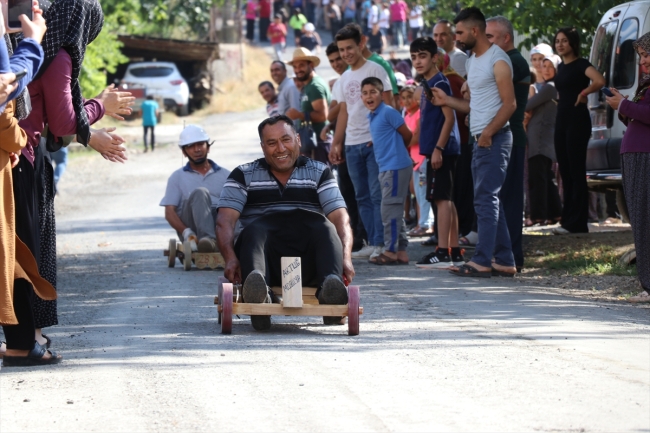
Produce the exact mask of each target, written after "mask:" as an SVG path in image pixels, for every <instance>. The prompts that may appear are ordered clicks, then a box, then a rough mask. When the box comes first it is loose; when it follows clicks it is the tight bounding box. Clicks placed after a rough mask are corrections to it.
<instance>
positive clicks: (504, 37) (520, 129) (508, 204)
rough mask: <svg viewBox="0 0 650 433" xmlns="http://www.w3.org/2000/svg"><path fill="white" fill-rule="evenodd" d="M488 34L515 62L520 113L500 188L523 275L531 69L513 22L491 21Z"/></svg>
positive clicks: (516, 115)
mask: <svg viewBox="0 0 650 433" xmlns="http://www.w3.org/2000/svg"><path fill="white" fill-rule="evenodd" d="M486 34H487V37H488V39H489V40H490V42H492V43H493V44H495V45H498V46H499V48H501V49H502V50H503V51H505V52H506V54H507V55H508V57H510V61H511V62H512V75H513V78H512V81H513V82H514V85H515V100H516V101H517V109H516V110H515V112H514V113H513V115H512V117H511V118H510V121H509V122H510V130H511V131H512V152H511V153H510V162H509V163H508V171H507V173H506V180H505V181H504V182H503V187H501V193H500V195H499V198H500V199H501V201H502V202H503V210H504V211H505V214H506V222H507V224H508V232H509V233H510V241H511V242H512V254H513V255H514V256H515V265H516V266H517V271H519V272H521V268H522V267H523V266H524V251H523V247H522V227H523V223H522V220H523V218H522V215H523V212H524V164H525V162H526V130H525V129H524V113H525V111H526V102H527V101H528V89H529V88H530V84H531V82H530V67H529V66H528V62H526V59H524V57H523V56H522V55H521V53H520V52H519V50H517V49H516V48H515V42H514V41H515V39H514V30H513V28H512V24H511V23H510V21H508V20H507V19H506V18H504V17H501V16H498V17H493V18H488V19H487V29H486Z"/></svg>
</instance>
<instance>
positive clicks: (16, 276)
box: [0, 1, 60, 367]
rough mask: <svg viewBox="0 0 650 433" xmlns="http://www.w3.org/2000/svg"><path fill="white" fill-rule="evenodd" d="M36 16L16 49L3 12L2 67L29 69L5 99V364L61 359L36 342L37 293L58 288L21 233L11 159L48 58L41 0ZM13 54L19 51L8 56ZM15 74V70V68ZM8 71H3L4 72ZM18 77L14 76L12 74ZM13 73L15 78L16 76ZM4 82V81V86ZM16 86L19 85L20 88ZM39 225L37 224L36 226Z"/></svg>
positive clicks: (1, 293) (1, 180)
mask: <svg viewBox="0 0 650 433" xmlns="http://www.w3.org/2000/svg"><path fill="white" fill-rule="evenodd" d="M33 7H34V15H33V21H32V20H29V18H27V17H25V16H23V17H24V18H23V17H21V18H22V27H23V33H24V36H25V38H24V39H23V41H22V42H21V43H20V44H18V46H17V48H16V51H15V53H12V51H13V47H12V45H11V42H10V41H9V37H8V36H7V35H5V34H4V32H5V28H4V18H3V17H2V13H1V12H0V39H1V40H0V44H1V45H0V70H1V71H2V72H7V71H8V70H11V71H20V70H25V71H26V72H27V73H26V75H25V77H24V78H22V79H21V80H19V81H18V83H19V84H18V85H17V86H10V87H12V88H13V90H12V91H11V95H10V96H9V100H8V102H7V101H5V100H4V99H5V98H4V97H3V98H2V99H3V101H0V191H1V192H2V200H0V267H1V268H2V273H1V275H0V324H2V325H3V331H4V334H5V338H6V340H7V342H6V344H5V343H3V344H2V347H0V358H4V359H3V366H5V367H10V366H22V365H39V364H46V363H56V362H58V361H59V359H60V358H58V356H57V355H56V353H54V352H49V351H47V350H45V349H44V348H43V347H41V346H40V345H36V344H35V343H34V323H33V315H32V303H33V300H34V297H35V295H38V296H39V297H42V298H44V299H50V300H52V299H55V298H56V292H55V291H54V288H53V287H52V286H51V284H49V283H48V282H47V281H45V280H44V279H43V278H41V277H40V275H39V272H38V267H37V264H36V261H35V260H34V258H33V256H32V254H31V252H30V251H29V249H28V248H27V247H26V246H25V244H23V243H22V242H21V241H20V239H18V238H17V236H16V226H15V215H14V197H13V195H14V192H13V176H12V170H11V167H12V164H13V163H15V162H17V157H16V154H17V153H19V152H20V151H21V149H22V148H24V147H25V145H26V143H27V137H26V135H25V132H24V131H23V130H22V129H21V128H20V127H19V126H18V120H19V119H20V118H21V117H24V116H26V115H27V109H26V105H25V99H24V94H23V93H22V92H23V89H24V87H25V85H26V84H27V83H29V82H30V81H31V80H32V77H33V76H34V74H35V73H36V72H37V71H38V69H39V67H40V66H41V63H42V61H43V50H42V49H41V46H40V42H41V40H42V38H43V34H44V33H45V21H44V20H43V17H42V14H41V10H40V9H39V8H38V2H36V1H35V2H34V3H33ZM9 54H14V55H13V56H12V57H11V60H10V59H9V56H8V55H9ZM10 75H11V76H13V74H10ZM4 77H5V76H4V75H3V76H2V78H4ZM13 77H14V78H15V76H13ZM11 79H13V78H11ZM4 84H5V83H4V82H3V87H4ZM16 87H17V88H16ZM36 229H37V227H36Z"/></svg>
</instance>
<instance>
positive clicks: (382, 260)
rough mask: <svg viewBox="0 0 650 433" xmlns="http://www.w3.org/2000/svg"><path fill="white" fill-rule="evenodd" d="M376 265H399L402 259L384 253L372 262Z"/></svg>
mask: <svg viewBox="0 0 650 433" xmlns="http://www.w3.org/2000/svg"><path fill="white" fill-rule="evenodd" d="M370 263H373V264H375V265H380V266H383V265H398V264H400V261H399V260H397V259H393V258H390V257H388V256H387V255H385V254H384V253H381V254H379V255H378V256H377V257H376V258H375V260H374V261H372V262H370Z"/></svg>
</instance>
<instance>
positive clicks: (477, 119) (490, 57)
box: [467, 45, 512, 135]
mask: <svg viewBox="0 0 650 433" xmlns="http://www.w3.org/2000/svg"><path fill="white" fill-rule="evenodd" d="M500 60H503V61H504V62H506V63H507V64H508V66H509V67H510V79H512V62H510V57H508V55H507V54H506V53H505V51H503V50H502V49H501V48H499V47H498V46H496V45H492V46H491V47H490V49H488V50H487V51H486V52H484V53H483V54H482V55H481V57H478V58H477V57H476V55H475V54H473V55H472V57H470V58H469V60H467V85H468V86H469V91H470V94H471V98H470V100H469V108H470V113H471V115H470V116H469V129H470V131H471V133H472V135H476V134H480V133H482V132H483V130H484V129H485V127H486V126H488V124H489V123H490V122H492V119H494V116H496V114H497V111H499V109H500V108H501V106H502V105H503V101H501V96H500V95H499V89H498V88H497V80H496V78H495V77H494V65H495V64H496V62H498V61H500ZM507 124H508V123H507V122H506V125H507ZM504 126H505V125H504Z"/></svg>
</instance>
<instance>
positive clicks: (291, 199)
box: [218, 156, 346, 229]
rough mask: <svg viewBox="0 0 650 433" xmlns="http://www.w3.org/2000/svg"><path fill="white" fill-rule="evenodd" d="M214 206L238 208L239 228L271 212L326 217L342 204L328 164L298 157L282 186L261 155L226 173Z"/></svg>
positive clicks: (343, 202) (342, 206) (343, 206)
mask: <svg viewBox="0 0 650 433" xmlns="http://www.w3.org/2000/svg"><path fill="white" fill-rule="evenodd" d="M218 207H219V208H230V209H234V210H236V211H238V212H239V213H240V214H241V215H240V217H239V221H240V223H241V225H242V229H243V228H245V227H246V226H248V225H249V224H250V223H252V222H253V221H254V220H255V219H257V218H259V217H261V216H263V215H268V214H272V213H275V212H281V211H287V210H294V209H304V210H308V211H312V212H318V213H320V214H323V215H325V216H327V215H329V213H330V212H333V211H335V210H336V209H340V208H345V207H346V206H345V201H344V200H343V196H342V195H341V191H340V190H339V186H338V184H337V183H336V180H335V179H334V176H333V175H332V171H331V170H330V169H329V167H328V166H327V165H325V164H323V163H321V162H318V161H314V160H312V159H309V158H307V157H304V156H300V157H298V160H297V161H296V166H295V169H294V171H293V173H292V174H291V177H290V178H289V180H288V181H287V184H286V186H285V187H282V184H281V183H280V182H278V180H277V179H276V178H275V176H273V174H272V173H271V170H270V167H269V165H268V163H267V162H266V160H265V159H264V158H260V159H258V160H256V161H253V162H251V163H248V164H244V165H240V166H239V167H237V168H236V169H234V170H233V171H232V172H231V173H230V176H228V179H227V180H226V183H225V184H224V186H223V190H222V191H221V196H220V198H219V206H218Z"/></svg>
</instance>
